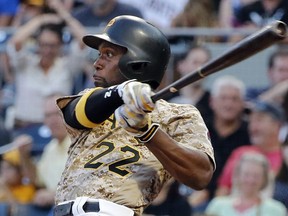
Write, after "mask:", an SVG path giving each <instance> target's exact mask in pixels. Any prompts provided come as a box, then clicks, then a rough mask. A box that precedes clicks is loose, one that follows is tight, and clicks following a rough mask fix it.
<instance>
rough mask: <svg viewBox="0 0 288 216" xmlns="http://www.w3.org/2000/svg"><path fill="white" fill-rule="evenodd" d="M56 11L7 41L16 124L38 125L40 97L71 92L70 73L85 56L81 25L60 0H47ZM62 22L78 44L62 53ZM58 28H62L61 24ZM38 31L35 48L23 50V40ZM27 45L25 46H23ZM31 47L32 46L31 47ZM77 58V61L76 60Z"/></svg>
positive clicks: (41, 16)
mask: <svg viewBox="0 0 288 216" xmlns="http://www.w3.org/2000/svg"><path fill="white" fill-rule="evenodd" d="M49 6H50V7H51V8H52V9H53V10H55V11H56V14H43V15H40V16H37V17H35V18H33V19H32V20H30V21H29V22H28V23H26V24H25V25H23V26H21V27H20V28H19V29H18V30H17V31H16V32H15V33H14V34H13V36H12V38H11V39H10V41H9V42H8V43H9V44H8V54H9V57H10V62H11V65H12V69H13V72H14V73H15V88H16V94H15V126H16V127H17V128H22V127H25V126H28V125H33V124H37V123H38V124H39V123H40V124H41V123H42V122H43V120H44V113H43V99H44V97H45V96H47V95H49V94H51V93H52V92H61V93H62V94H70V93H71V91H72V85H73V76H74V75H75V74H76V73H77V72H78V71H79V70H80V69H81V62H83V61H82V59H84V56H85V54H84V51H85V50H84V45H83V43H82V36H83V35H84V34H85V29H84V27H83V26H82V25H81V24H80V23H79V22H78V21H77V20H75V19H74V18H73V17H72V16H71V15H70V13H69V12H68V11H67V10H65V8H64V7H63V5H62V4H61V2H60V0H51V1H49ZM63 21H64V22H65V24H66V25H67V27H68V28H69V30H70V32H71V33H72V35H73V36H74V38H75V39H76V42H77V45H76V46H73V45H74V44H73V43H72V44H71V47H73V48H75V50H73V51H72V50H71V51H70V52H69V53H68V54H67V55H63V53H62V52H61V51H63V50H62V49H63V43H62V38H63V37H62V31H61V28H59V26H60V25H59V23H60V22H63ZM60 27H63V26H62V25H61V26H60ZM35 32H37V33H38V34H37V38H36V42H37V50H36V53H32V52H31V50H27V49H25V45H27V43H26V42H28V41H29V39H31V37H32V36H33V34H35ZM26 48H27V46H26ZM30 48H31V46H30ZM76 59H77V60H76Z"/></svg>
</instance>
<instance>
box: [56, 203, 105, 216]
mask: <svg viewBox="0 0 288 216" xmlns="http://www.w3.org/2000/svg"><path fill="white" fill-rule="evenodd" d="M73 204H74V201H71V202H67V203H63V204H60V205H57V206H55V208H54V216H72V215H73V214H72V206H73ZM83 210H84V211H85V212H99V211H100V208H99V202H86V203H85V204H84V206H83Z"/></svg>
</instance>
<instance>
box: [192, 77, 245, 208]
mask: <svg viewBox="0 0 288 216" xmlns="http://www.w3.org/2000/svg"><path fill="white" fill-rule="evenodd" d="M210 92H211V96H210V107H211V109H212V111H213V115H212V118H208V119H206V125H207V128H208V130H209V135H210V139H211V143H212V145H213V148H214V154H215V161H216V166H217V169H216V170H215V172H214V174H213V177H212V180H211V181H210V183H209V185H208V187H207V188H206V189H205V190H202V191H195V192H193V193H192V195H191V196H190V198H189V200H190V204H191V205H192V207H193V208H194V211H197V212H203V211H204V209H205V208H206V205H207V204H208V203H209V201H210V200H211V199H212V198H213V197H214V194H215V191H216V188H217V181H218V177H219V176H220V173H221V171H222V168H223V167H224V165H225V163H226V161H227V159H228V157H229V156H230V154H231V153H232V152H233V151H234V150H235V149H236V148H238V147H240V146H244V145H249V144H250V140H249V134H248V124H247V121H246V119H245V115H244V107H245V105H244V98H245V85H244V83H243V82H242V81H241V80H239V79H237V78H235V77H234V76H230V75H225V76H220V77H218V78H217V79H216V80H215V81H214V82H213V84H212V87H211V91H210Z"/></svg>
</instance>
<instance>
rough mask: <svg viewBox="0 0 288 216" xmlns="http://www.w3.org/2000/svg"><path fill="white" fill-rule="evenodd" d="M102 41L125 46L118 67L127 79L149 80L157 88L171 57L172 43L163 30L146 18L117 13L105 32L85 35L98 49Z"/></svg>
mask: <svg viewBox="0 0 288 216" xmlns="http://www.w3.org/2000/svg"><path fill="white" fill-rule="evenodd" d="M103 41H108V42H110V43H112V44H115V45H118V46H121V47H125V48H126V49H127V52H126V53H125V54H124V55H123V56H122V57H121V59H120V60H119V68H120V71H121V73H122V74H123V76H125V77H126V78H127V79H137V80H138V81H141V82H145V83H149V84H150V86H151V87H152V88H154V89H156V88H157V87H158V86H159V84H160V82H161V80H162V78H163V76H164V73H165V70H166V68H167V65H168V61H169V58H170V45H169V42H168V40H167V38H166V37H165V36H164V34H163V33H162V32H161V31H160V30H159V29H157V28H156V27H155V26H153V25H151V24H150V23H148V22H146V21H145V20H143V19H141V18H138V17H134V16H128V15H123V16H118V17H115V18H114V19H112V20H110V22H109V23H108V24H107V26H106V28H105V30H104V32H103V33H102V34H96V35H86V36H84V37H83V42H84V43H85V44H86V45H87V46H89V47H92V48H94V49H97V50H98V47H99V45H100V44H101V42H103Z"/></svg>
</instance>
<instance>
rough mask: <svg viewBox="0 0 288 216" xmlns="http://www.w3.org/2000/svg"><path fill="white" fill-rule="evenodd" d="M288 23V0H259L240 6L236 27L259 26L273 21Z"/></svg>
mask: <svg viewBox="0 0 288 216" xmlns="http://www.w3.org/2000/svg"><path fill="white" fill-rule="evenodd" d="M275 20H281V21H283V22H284V23H288V2H287V1H286V0H257V1H255V2H252V3H250V4H247V5H245V6H244V7H242V8H240V10H239V11H238V12H237V13H236V16H235V27H250V28H251V27H252V28H259V27H263V26H265V25H267V24H268V23H270V22H271V21H275Z"/></svg>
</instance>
